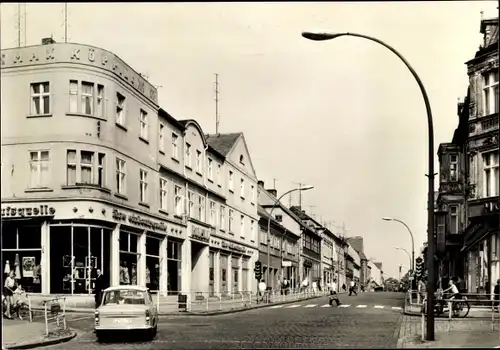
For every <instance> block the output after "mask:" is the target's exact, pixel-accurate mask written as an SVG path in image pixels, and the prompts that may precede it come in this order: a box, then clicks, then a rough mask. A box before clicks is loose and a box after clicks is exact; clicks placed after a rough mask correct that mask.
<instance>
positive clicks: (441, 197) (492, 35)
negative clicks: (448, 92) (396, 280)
mask: <svg viewBox="0 0 500 350" xmlns="http://www.w3.org/2000/svg"><path fill="white" fill-rule="evenodd" d="M480 33H481V34H482V35H483V41H482V44H481V46H480V47H479V49H478V51H477V52H476V53H475V55H474V57H473V58H471V59H470V60H469V61H468V62H466V63H465V64H466V65H467V74H468V77H469V86H468V89H467V91H466V96H465V99H464V100H463V102H459V103H458V108H457V114H458V125H457V128H456V130H455V132H454V134H453V138H452V140H451V142H449V143H442V144H440V146H439V150H438V156H439V164H440V170H439V173H440V176H439V190H438V192H437V193H436V213H435V215H436V244H437V250H436V251H437V258H438V266H437V273H438V274H437V276H439V277H440V281H441V283H442V285H443V286H446V285H447V284H446V283H447V282H446V281H445V280H446V279H448V278H452V277H459V278H460V283H461V285H460V288H461V289H463V290H467V291H468V292H469V293H488V294H490V293H493V290H494V286H495V284H496V281H497V280H498V279H499V278H500V260H499V259H500V258H499V257H500V232H499V227H500V222H499V217H500V199H499V198H500V197H499V194H500V185H499V183H500V175H499V148H498V147H499V146H498V131H499V127H498V126H499V119H498V118H499V117H498V109H499V103H500V101H499V93H498V91H499V85H498V74H499V66H498V18H492V19H482V20H481V23H480ZM426 250H427V248H426V246H424V250H423V253H424V254H423V256H424V259H427V251H426Z"/></svg>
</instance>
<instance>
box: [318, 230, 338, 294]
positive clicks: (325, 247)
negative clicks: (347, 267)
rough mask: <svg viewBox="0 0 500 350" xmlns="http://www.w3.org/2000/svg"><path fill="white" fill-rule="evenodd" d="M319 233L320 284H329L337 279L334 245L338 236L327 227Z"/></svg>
mask: <svg viewBox="0 0 500 350" xmlns="http://www.w3.org/2000/svg"><path fill="white" fill-rule="evenodd" d="M320 234H321V238H322V239H321V273H322V277H323V280H322V285H324V286H330V285H331V283H332V282H333V281H337V279H338V274H337V272H338V269H339V266H338V263H337V261H338V254H337V249H336V245H337V242H336V241H338V237H336V236H335V235H334V234H333V232H331V231H330V230H329V229H328V228H326V227H325V228H324V229H323V231H322V232H321V233H320Z"/></svg>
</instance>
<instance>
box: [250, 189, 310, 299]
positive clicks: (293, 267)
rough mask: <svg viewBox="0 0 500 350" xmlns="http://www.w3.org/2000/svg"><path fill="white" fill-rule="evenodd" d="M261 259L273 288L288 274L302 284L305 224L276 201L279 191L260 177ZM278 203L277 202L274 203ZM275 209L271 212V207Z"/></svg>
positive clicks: (291, 278) (294, 284)
mask: <svg viewBox="0 0 500 350" xmlns="http://www.w3.org/2000/svg"><path fill="white" fill-rule="evenodd" d="M258 184H259V187H258V191H259V195H258V196H259V199H258V202H259V217H260V219H259V261H260V262H261V263H262V266H263V270H264V275H263V278H264V279H266V283H267V285H268V286H269V287H273V289H279V287H280V285H279V282H281V281H283V278H286V279H287V280H288V281H289V282H290V283H291V286H292V287H298V286H300V282H301V281H300V280H299V277H300V276H299V264H300V259H299V257H300V237H301V233H302V231H303V230H304V229H307V228H306V226H305V225H304V224H303V223H302V220H301V219H300V218H299V217H297V216H296V215H295V214H294V213H293V212H292V211H291V210H290V209H288V208H287V207H286V206H285V205H283V203H281V202H279V203H276V201H277V200H278V198H277V195H278V193H277V191H276V190H274V189H270V190H266V189H265V188H264V182H263V181H259V183H258ZM275 204H276V205H275ZM273 207H274V210H273V212H272V217H271V216H270V214H271V209H272V208H273ZM269 220H271V232H270V233H271V237H269V239H270V242H271V244H270V248H269V256H270V263H269V265H270V269H271V270H270V276H271V278H270V280H269V281H267V265H268V262H267V260H268V259H267V254H268V244H267V240H268V239H267V227H268V224H269Z"/></svg>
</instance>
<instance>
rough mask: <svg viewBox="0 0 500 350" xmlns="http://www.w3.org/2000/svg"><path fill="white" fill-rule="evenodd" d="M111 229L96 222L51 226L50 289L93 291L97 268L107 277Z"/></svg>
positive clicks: (68, 291)
mask: <svg viewBox="0 0 500 350" xmlns="http://www.w3.org/2000/svg"><path fill="white" fill-rule="evenodd" d="M110 240H111V231H110V230H109V229H106V228H102V227H97V226H83V225H73V226H71V225H67V226H66V225H64V226H63V225H53V226H51V227H50V247H51V248H50V270H51V271H50V292H51V293H53V294H57V293H61V294H93V293H95V280H96V278H97V270H100V271H101V273H102V279H103V285H104V287H106V286H108V285H109V281H110V262H111V261H110V249H111V241H110Z"/></svg>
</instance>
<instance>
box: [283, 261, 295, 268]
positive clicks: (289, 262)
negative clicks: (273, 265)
mask: <svg viewBox="0 0 500 350" xmlns="http://www.w3.org/2000/svg"><path fill="white" fill-rule="evenodd" d="M281 266H282V267H290V266H292V262H291V261H282V262H281Z"/></svg>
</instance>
